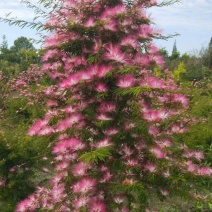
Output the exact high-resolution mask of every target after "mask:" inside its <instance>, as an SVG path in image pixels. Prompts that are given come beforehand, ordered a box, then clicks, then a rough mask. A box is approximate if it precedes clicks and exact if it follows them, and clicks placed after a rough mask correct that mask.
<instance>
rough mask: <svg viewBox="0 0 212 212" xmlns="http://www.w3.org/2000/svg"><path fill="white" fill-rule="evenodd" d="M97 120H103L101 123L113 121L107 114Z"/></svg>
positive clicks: (101, 114)
mask: <svg viewBox="0 0 212 212" xmlns="http://www.w3.org/2000/svg"><path fill="white" fill-rule="evenodd" d="M96 119H98V120H101V121H110V120H113V119H112V118H110V117H109V116H107V115H106V114H104V113H100V114H99V115H98V116H97V117H96Z"/></svg>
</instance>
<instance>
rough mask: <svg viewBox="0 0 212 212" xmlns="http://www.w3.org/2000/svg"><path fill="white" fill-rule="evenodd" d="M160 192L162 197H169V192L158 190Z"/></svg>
mask: <svg viewBox="0 0 212 212" xmlns="http://www.w3.org/2000/svg"><path fill="white" fill-rule="evenodd" d="M160 192H161V194H162V195H163V196H168V195H169V191H167V190H164V189H160Z"/></svg>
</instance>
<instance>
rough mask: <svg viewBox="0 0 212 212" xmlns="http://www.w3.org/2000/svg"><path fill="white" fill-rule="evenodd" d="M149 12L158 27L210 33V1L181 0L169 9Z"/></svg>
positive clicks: (211, 16)
mask: <svg viewBox="0 0 212 212" xmlns="http://www.w3.org/2000/svg"><path fill="white" fill-rule="evenodd" d="M150 12H151V14H152V17H153V19H154V21H155V23H156V24H157V25H158V26H159V27H162V28H168V27H172V28H181V29H186V30H193V31H197V30H206V31H211V33H212V24H211V19H212V1H211V0H182V2H181V3H178V4H174V5H172V6H169V7H162V8H153V9H150Z"/></svg>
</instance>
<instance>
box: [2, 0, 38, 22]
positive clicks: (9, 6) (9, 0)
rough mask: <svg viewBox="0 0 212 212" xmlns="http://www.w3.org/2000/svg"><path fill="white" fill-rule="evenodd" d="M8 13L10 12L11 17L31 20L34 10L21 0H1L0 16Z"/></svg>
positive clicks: (32, 0)
mask: <svg viewBox="0 0 212 212" xmlns="http://www.w3.org/2000/svg"><path fill="white" fill-rule="evenodd" d="M30 2H31V3H34V4H36V3H37V2H38V0H30ZM8 13H11V17H15V18H18V19H24V20H31V19H33V18H34V17H35V14H34V11H33V10H32V9H30V8H27V7H26V5H25V4H23V3H21V0H1V1H0V17H5V16H6V14H8Z"/></svg>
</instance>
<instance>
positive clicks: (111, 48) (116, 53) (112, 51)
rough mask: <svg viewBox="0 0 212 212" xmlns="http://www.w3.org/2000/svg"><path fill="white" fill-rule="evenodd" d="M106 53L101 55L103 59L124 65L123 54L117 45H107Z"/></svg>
mask: <svg viewBox="0 0 212 212" xmlns="http://www.w3.org/2000/svg"><path fill="white" fill-rule="evenodd" d="M105 49H106V51H107V52H106V53H105V54H104V55H103V56H104V59H108V60H115V61H117V62H120V63H126V58H125V54H124V53H122V52H121V50H120V47H119V46H118V45H113V44H112V43H109V44H108V45H107V46H106V47H105Z"/></svg>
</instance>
